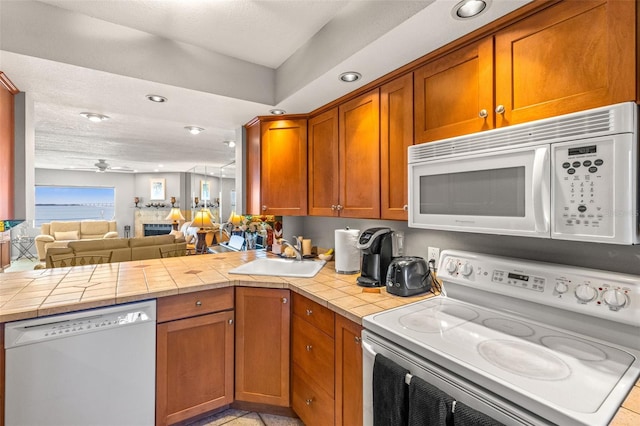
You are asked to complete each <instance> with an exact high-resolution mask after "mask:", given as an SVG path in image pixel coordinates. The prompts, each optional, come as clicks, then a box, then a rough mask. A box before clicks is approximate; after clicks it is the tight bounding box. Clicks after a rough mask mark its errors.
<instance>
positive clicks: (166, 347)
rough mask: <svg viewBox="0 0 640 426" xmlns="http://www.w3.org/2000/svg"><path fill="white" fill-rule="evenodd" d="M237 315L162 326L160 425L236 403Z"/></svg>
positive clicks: (158, 377)
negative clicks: (234, 397)
mask: <svg viewBox="0 0 640 426" xmlns="http://www.w3.org/2000/svg"><path fill="white" fill-rule="evenodd" d="M233 331H234V327H233V311H225V312H219V313H215V314H209V315H202V316H198V317H193V318H188V319H183V320H176V321H170V322H166V323H162V324H159V325H158V327H157V342H156V345H157V355H156V363H157V366H156V424H158V425H167V424H173V423H176V422H180V421H182V420H185V419H188V418H191V417H194V416H197V415H199V414H202V413H206V412H208V411H211V410H214V409H216V408H219V407H222V406H224V405H228V404H230V403H231V402H233V361H234V358H233V337H234V333H233Z"/></svg>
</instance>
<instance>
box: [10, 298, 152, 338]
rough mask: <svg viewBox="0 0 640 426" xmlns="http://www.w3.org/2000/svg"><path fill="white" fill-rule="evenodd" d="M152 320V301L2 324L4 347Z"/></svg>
mask: <svg viewBox="0 0 640 426" xmlns="http://www.w3.org/2000/svg"><path fill="white" fill-rule="evenodd" d="M155 320H156V306H155V301H153V300H152V301H146V302H141V303H134V304H126V305H116V306H112V307H108V308H101V309H94V310H88V311H83V312H76V313H71V314H63V315H56V316H50V317H43V318H34V319H29V320H24V321H17V322H11V323H7V324H6V325H5V336H6V337H5V348H6V349H9V348H10V347H14V346H20V345H27V344H31V343H36V342H41V341H44V340H50V339H59V338H66V337H72V336H76V335H80V334H85V333H92V332H99V331H103V330H104V331H106V330H109V329H116V328H120V327H127V326H130V325H132V324H138V323H143V322H149V321H153V322H155Z"/></svg>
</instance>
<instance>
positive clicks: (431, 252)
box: [427, 247, 440, 268]
mask: <svg viewBox="0 0 640 426" xmlns="http://www.w3.org/2000/svg"><path fill="white" fill-rule="evenodd" d="M431 259H433V260H435V262H436V263H435V265H434V267H435V268H437V267H438V262H439V261H440V249H439V248H438V247H429V249H428V250H427V262H429V261H430V260H431Z"/></svg>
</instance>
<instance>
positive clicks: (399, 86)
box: [380, 74, 413, 220]
mask: <svg viewBox="0 0 640 426" xmlns="http://www.w3.org/2000/svg"><path fill="white" fill-rule="evenodd" d="M411 145H413V74H407V75H405V76H403V77H399V78H397V79H395V80H393V81H392V82H390V83H387V84H385V85H384V86H382V87H381V88H380V184H381V194H380V196H381V200H380V216H381V217H382V219H396V220H407V218H408V213H407V202H408V185H407V149H408V148H409V146H411Z"/></svg>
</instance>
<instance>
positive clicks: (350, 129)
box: [338, 89, 380, 219]
mask: <svg viewBox="0 0 640 426" xmlns="http://www.w3.org/2000/svg"><path fill="white" fill-rule="evenodd" d="M338 111H339V115H340V120H339V134H340V149H339V155H340V160H339V161H340V207H339V209H340V216H342V217H356V218H369V219H375V218H379V217H380V94H379V90H378V89H375V90H372V91H370V92H367V93H365V94H364V95H361V96H359V97H357V98H355V99H352V100H351V101H348V102H345V103H344V104H342V105H340V106H339V110H338Z"/></svg>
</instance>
